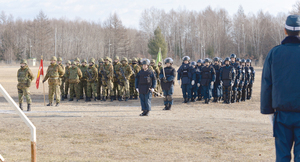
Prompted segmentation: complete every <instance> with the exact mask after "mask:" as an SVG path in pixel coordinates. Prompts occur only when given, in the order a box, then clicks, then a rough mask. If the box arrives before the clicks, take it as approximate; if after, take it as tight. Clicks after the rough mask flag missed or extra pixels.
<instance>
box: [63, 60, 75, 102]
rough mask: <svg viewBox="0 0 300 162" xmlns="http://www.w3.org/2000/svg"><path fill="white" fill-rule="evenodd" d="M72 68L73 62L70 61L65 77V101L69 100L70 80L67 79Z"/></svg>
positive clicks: (67, 64)
mask: <svg viewBox="0 0 300 162" xmlns="http://www.w3.org/2000/svg"><path fill="white" fill-rule="evenodd" d="M74 63H75V62H74ZM75 64H76V63H75ZM70 66H71V61H70V60H68V61H67V62H66V68H65V75H64V78H65V96H64V99H67V98H68V93H69V78H68V77H67V74H68V73H69V68H70Z"/></svg>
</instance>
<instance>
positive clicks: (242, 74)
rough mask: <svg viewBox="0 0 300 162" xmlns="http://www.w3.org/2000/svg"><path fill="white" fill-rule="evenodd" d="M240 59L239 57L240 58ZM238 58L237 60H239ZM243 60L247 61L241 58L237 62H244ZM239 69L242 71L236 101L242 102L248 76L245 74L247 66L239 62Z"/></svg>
mask: <svg viewBox="0 0 300 162" xmlns="http://www.w3.org/2000/svg"><path fill="white" fill-rule="evenodd" d="M238 59H239V58H238ZM238 59H237V60H238ZM242 62H244V63H245V62H246V61H245V59H242V60H241V61H240V60H239V61H238V62H236V63H237V64H239V63H242ZM237 71H239V72H240V76H239V82H238V84H237V86H238V87H237V97H236V102H240V101H241V98H242V90H243V87H244V84H245V78H246V76H245V75H246V74H245V66H241V64H239V65H238V66H237Z"/></svg>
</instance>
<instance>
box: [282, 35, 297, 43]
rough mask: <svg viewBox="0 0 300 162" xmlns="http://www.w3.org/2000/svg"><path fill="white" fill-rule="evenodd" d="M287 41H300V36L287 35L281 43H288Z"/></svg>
mask: <svg viewBox="0 0 300 162" xmlns="http://www.w3.org/2000/svg"><path fill="white" fill-rule="evenodd" d="M287 43H300V37H299V36H287V37H285V38H284V40H283V41H282V42H281V44H287Z"/></svg>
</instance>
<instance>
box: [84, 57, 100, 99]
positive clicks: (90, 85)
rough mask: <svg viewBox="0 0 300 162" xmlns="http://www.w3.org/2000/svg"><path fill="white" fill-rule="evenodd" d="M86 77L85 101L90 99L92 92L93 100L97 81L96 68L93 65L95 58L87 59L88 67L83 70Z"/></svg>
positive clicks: (95, 94) (95, 96)
mask: <svg viewBox="0 0 300 162" xmlns="http://www.w3.org/2000/svg"><path fill="white" fill-rule="evenodd" d="M84 74H85V77H86V78H87V99H86V100H85V101H91V98H92V92H93V96H94V100H95V101H96V100H97V82H98V70H97V68H96V67H95V59H93V58H91V59H90V61H89V67H88V69H87V70H86V71H85V72H84Z"/></svg>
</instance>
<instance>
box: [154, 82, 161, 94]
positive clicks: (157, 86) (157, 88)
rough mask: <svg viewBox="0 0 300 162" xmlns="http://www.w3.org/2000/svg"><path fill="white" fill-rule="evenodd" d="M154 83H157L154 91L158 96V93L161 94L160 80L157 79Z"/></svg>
mask: <svg viewBox="0 0 300 162" xmlns="http://www.w3.org/2000/svg"><path fill="white" fill-rule="evenodd" d="M156 83H157V85H156V88H155V91H156V92H157V93H159V94H160V93H162V90H161V85H160V79H157V81H156Z"/></svg>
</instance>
